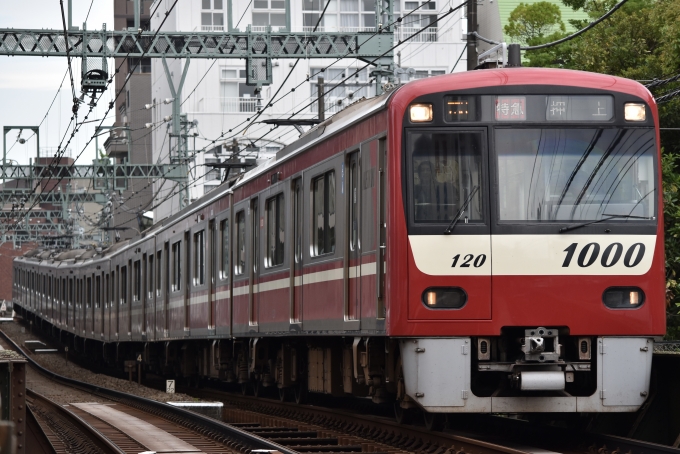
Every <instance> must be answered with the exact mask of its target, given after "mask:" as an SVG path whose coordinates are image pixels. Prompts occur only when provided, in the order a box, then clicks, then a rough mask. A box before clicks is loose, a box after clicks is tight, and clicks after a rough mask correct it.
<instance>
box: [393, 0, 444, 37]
mask: <svg viewBox="0 0 680 454" xmlns="http://www.w3.org/2000/svg"><path fill="white" fill-rule="evenodd" d="M394 12H395V15H394V16H395V20H396V17H397V16H399V15H400V14H397V9H396V7H395V9H394ZM403 13H404V16H406V15H407V14H408V16H406V17H404V20H403V21H402V22H401V23H400V24H399V26H398V27H397V31H396V32H395V35H394V37H395V39H401V40H404V39H407V38H408V39H409V41H410V42H431V41H437V23H436V22H435V21H436V20H437V2H434V1H430V2H429V3H428V2H427V1H416V2H411V1H406V2H404V9H403ZM423 28H426V29H427V30H426V31H424V32H422V33H420V34H418V35H417V36H413V37H410V36H411V35H413V34H414V33H416V32H418V31H419V30H421V29H423Z"/></svg>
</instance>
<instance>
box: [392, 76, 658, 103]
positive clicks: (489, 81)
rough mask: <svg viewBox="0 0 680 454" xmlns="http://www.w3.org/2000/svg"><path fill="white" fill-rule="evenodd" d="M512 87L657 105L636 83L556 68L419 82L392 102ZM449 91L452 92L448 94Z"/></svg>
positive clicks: (648, 93) (442, 77)
mask: <svg viewBox="0 0 680 454" xmlns="http://www.w3.org/2000/svg"><path fill="white" fill-rule="evenodd" d="M512 85H536V86H539V85H542V86H551V85H552V86H563V87H565V86H566V87H582V88H592V89H599V90H609V91H618V92H621V93H629V94H631V95H633V96H637V97H639V98H641V99H643V100H645V101H646V102H647V103H648V104H649V105H656V102H655V101H654V97H653V96H652V94H651V93H650V92H649V90H648V89H647V88H646V87H645V86H644V85H642V84H640V83H639V82H636V81H634V80H631V79H625V78H623V77H617V76H610V75H608V74H598V73H591V72H586V71H576V70H571V69H557V68H499V69H483V70H478V71H467V72H462V73H454V74H445V75H441V76H435V77H429V78H427V79H419V80H416V81H413V82H409V83H408V84H405V85H403V86H402V87H401V89H400V90H399V91H398V92H397V93H396V94H395V96H394V97H393V98H392V99H391V102H395V103H398V104H401V103H403V102H410V99H413V98H415V97H417V96H420V95H423V94H426V93H441V92H446V91H454V90H455V91H458V90H469V89H474V88H484V87H501V86H512ZM446 87H452V88H451V89H449V90H447V89H446ZM407 99H408V101H406V100H407ZM404 107H405V106H404Z"/></svg>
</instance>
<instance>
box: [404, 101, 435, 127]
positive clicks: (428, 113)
mask: <svg viewBox="0 0 680 454" xmlns="http://www.w3.org/2000/svg"><path fill="white" fill-rule="evenodd" d="M409 116H410V118H411V122H412V123H423V122H426V121H432V104H413V105H411V107H410V108H409Z"/></svg>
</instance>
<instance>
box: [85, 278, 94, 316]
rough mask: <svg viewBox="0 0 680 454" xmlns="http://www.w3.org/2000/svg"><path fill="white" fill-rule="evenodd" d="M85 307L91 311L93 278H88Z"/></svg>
mask: <svg viewBox="0 0 680 454" xmlns="http://www.w3.org/2000/svg"><path fill="white" fill-rule="evenodd" d="M85 291H86V292H87V293H85V306H86V307H87V308H88V309H89V308H91V307H92V278H91V277H88V278H87V284H86V286H85Z"/></svg>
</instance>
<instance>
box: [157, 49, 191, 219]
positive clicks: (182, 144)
mask: <svg viewBox="0 0 680 454" xmlns="http://www.w3.org/2000/svg"><path fill="white" fill-rule="evenodd" d="M190 61H191V59H190V58H189V57H187V58H186V59H185V63H184V70H183V71H182V77H181V78H180V81H179V85H177V87H175V84H174V82H173V81H172V75H171V73H170V68H168V62H167V61H165V57H163V69H165V77H167V79H168V86H169V87H170V93H172V132H171V133H170V153H172V138H173V137H174V138H175V139H176V142H175V143H176V149H177V156H176V157H175V160H176V162H178V163H180V164H184V165H187V164H188V163H187V159H188V157H189V139H188V134H187V133H188V130H187V127H186V123H187V121H186V120H187V119H186V115H182V114H181V113H180V112H181V111H180V107H181V106H182V87H184V80H185V79H186V78H187V71H188V70H189V62H190ZM170 162H171V163H172V162H173V156H172V154H171V155H170ZM188 183H189V182H188V179H187V181H185V182H183V183H180V187H181V191H180V196H179V208H180V209H182V208H184V207H185V206H187V205H188V204H189V184H188Z"/></svg>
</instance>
